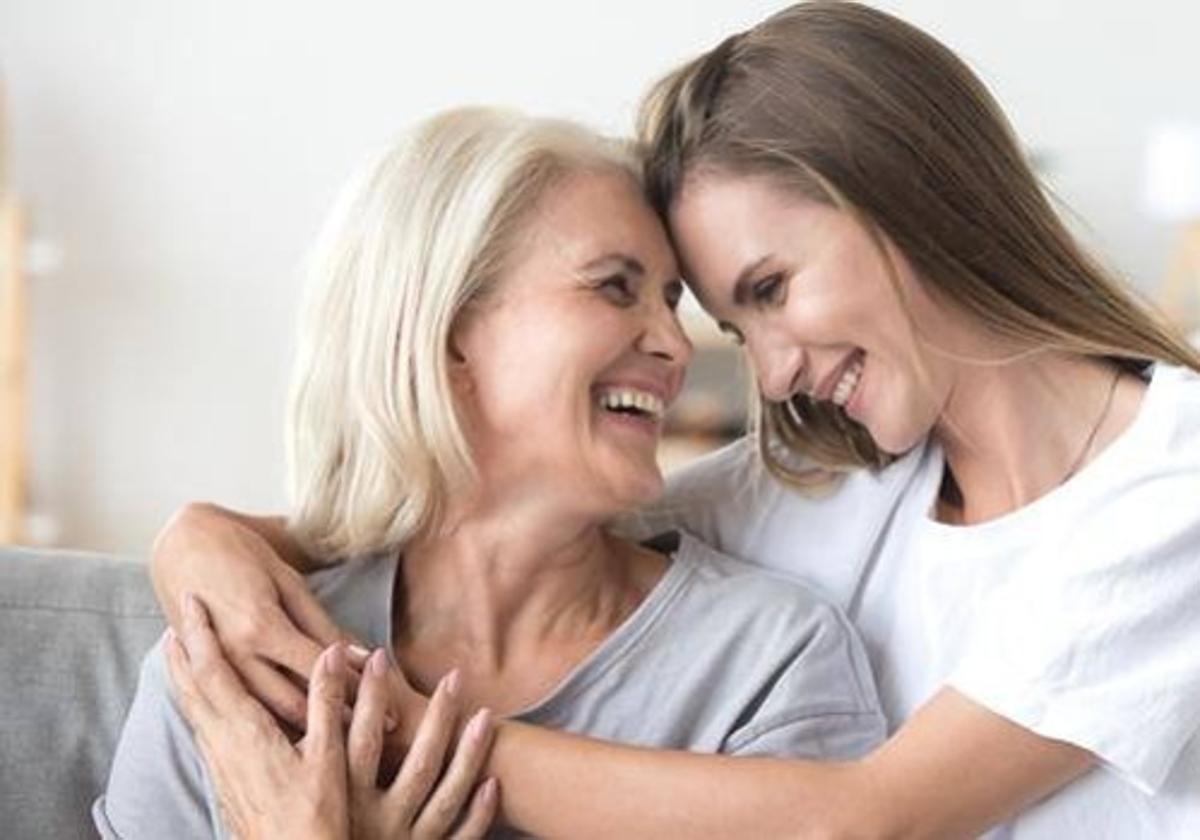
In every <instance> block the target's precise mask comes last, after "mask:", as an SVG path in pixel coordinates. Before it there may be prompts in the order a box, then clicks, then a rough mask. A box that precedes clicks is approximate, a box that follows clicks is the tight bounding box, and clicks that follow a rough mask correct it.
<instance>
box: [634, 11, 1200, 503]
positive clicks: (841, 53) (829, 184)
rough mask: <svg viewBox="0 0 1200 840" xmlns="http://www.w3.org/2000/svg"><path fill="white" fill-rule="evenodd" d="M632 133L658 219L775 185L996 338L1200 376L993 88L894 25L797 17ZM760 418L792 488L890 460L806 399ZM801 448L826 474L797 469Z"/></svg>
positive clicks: (666, 90)
mask: <svg viewBox="0 0 1200 840" xmlns="http://www.w3.org/2000/svg"><path fill="white" fill-rule="evenodd" d="M639 135H640V141H641V144H642V147H643V153H644V155H645V158H644V165H645V169H646V184H647V189H648V192H649V195H650V199H651V201H652V202H653V203H654V205H655V206H656V208H657V209H658V210H659V212H660V213H662V214H663V215H664V216H665V215H666V214H667V213H668V211H669V209H670V207H671V205H672V203H673V202H674V201H675V199H676V198H677V197H678V196H679V193H680V190H681V189H682V187H683V184H684V181H685V179H686V178H687V177H689V175H690V174H692V173H694V172H696V171H698V170H704V169H708V170H710V171H718V172H722V173H726V174H731V175H749V176H766V177H768V178H770V179H771V181H772V183H775V184H777V185H781V186H783V187H785V188H787V189H790V190H793V191H795V192H796V193H797V194H799V195H802V196H805V197H807V198H809V199H812V200H816V201H821V202H825V203H828V204H831V205H834V206H836V207H839V208H840V209H842V210H845V211H846V212H849V213H852V214H853V215H855V216H856V217H857V218H858V220H859V221H860V222H861V223H862V224H863V225H864V226H865V228H866V229H867V231H868V232H869V233H870V234H871V235H872V236H873V238H874V239H875V240H876V243H877V244H878V245H879V246H880V248H881V250H882V249H883V244H884V241H885V238H886V240H890V242H891V243H893V244H894V245H895V246H896V248H897V249H898V250H899V252H900V253H902V254H903V255H904V258H905V259H907V260H908V262H909V264H910V265H911V266H912V268H913V270H914V271H915V273H916V275H917V277H919V278H920V280H921V282H922V283H923V284H924V286H925V287H926V288H927V289H928V290H929V291H930V292H931V293H932V294H934V295H935V296H937V297H939V299H941V300H944V301H946V302H948V303H949V304H951V305H954V306H958V307H959V308H961V309H962V310H964V311H965V312H967V313H969V314H970V315H972V316H974V317H975V318H977V319H978V320H979V321H980V322H981V323H982V324H984V325H986V326H987V327H988V328H990V329H991V330H993V331H994V332H995V333H996V334H997V335H999V336H1003V337H1007V338H1010V339H1016V340H1017V341H1020V342H1022V343H1024V344H1026V345H1028V346H1029V347H1033V348H1045V349H1047V350H1056V351H1065V352H1070V353H1077V354H1082V355H1087V356H1093V357H1101V358H1105V359H1107V360H1108V361H1109V362H1110V363H1112V364H1114V365H1118V366H1120V367H1122V368H1124V369H1127V370H1129V371H1131V372H1137V373H1143V372H1144V371H1145V370H1146V368H1147V367H1148V365H1150V364H1151V363H1153V362H1155V361H1165V362H1169V363H1172V364H1178V365H1184V366H1187V367H1190V368H1193V369H1196V370H1200V354H1197V352H1196V351H1195V350H1194V349H1193V348H1192V347H1191V346H1190V345H1189V344H1188V343H1187V342H1186V341H1184V340H1183V338H1182V337H1180V336H1179V335H1177V334H1176V333H1175V332H1174V331H1173V330H1172V329H1171V328H1170V327H1169V326H1168V325H1167V324H1166V322H1165V321H1164V320H1163V319H1162V318H1161V317H1160V316H1158V315H1156V314H1155V313H1153V312H1152V311H1151V310H1150V309H1149V308H1148V307H1146V306H1144V305H1142V304H1140V303H1138V302H1136V301H1135V300H1134V298H1133V297H1132V296H1131V294H1130V293H1129V292H1127V291H1126V290H1125V289H1124V288H1123V287H1122V285H1121V284H1120V283H1118V282H1117V281H1115V280H1114V279H1113V278H1112V277H1111V276H1110V275H1109V274H1108V272H1107V271H1106V270H1105V269H1104V268H1102V267H1101V266H1100V265H1099V264H1098V263H1097V262H1096V261H1095V260H1093V259H1092V258H1091V257H1090V256H1089V255H1088V254H1086V253H1085V252H1084V251H1083V250H1082V249H1081V248H1080V246H1079V245H1078V244H1077V243H1076V242H1075V241H1074V239H1073V238H1072V236H1071V235H1070V233H1069V232H1068V231H1067V229H1066V227H1065V226H1064V225H1063V223H1062V221H1061V220H1060V219H1059V218H1058V216H1057V214H1056V213H1055V212H1054V210H1053V208H1052V207H1051V205H1050V202H1049V201H1048V200H1047V198H1046V196H1045V194H1044V193H1043V191H1042V189H1041V187H1040V185H1039V184H1038V181H1037V179H1036V177H1035V176H1034V174H1033V172H1032V171H1031V169H1030V166H1029V163H1028V161H1027V160H1026V159H1025V156H1024V154H1023V153H1022V151H1021V147H1020V145H1019V143H1018V142H1017V139H1016V137H1015V135H1014V134H1013V131H1012V128H1011V127H1010V126H1009V124H1008V121H1007V119H1006V118H1005V116H1004V114H1003V113H1002V112H1001V110H1000V108H999V106H998V105H997V104H996V102H995V100H994V99H993V98H992V96H991V95H990V94H989V93H988V91H987V89H986V88H985V87H984V85H983V83H982V82H980V80H979V79H978V78H977V77H976V76H975V75H974V74H973V73H972V72H971V70H970V69H969V68H968V67H967V66H966V64H964V63H963V62H962V61H961V60H960V59H959V58H958V57H957V56H955V55H954V53H952V52H951V51H950V50H949V49H947V48H946V47H945V46H943V45H942V44H941V43H939V42H938V41H937V40H935V39H934V38H932V37H931V36H929V35H927V34H925V33H924V32H922V31H921V30H919V29H917V28H916V27H914V26H911V25H909V24H907V23H905V22H904V21H902V20H899V19H898V18H895V17H893V16H891V15H889V14H886V13H884V12H881V11H878V10H876V9H872V8H870V7H867V6H863V5H860V4H858V3H852V2H808V3H800V4H797V5H795V6H792V7H790V8H788V9H786V10H784V11H782V12H780V13H778V14H776V15H774V16H773V17H770V18H768V19H767V20H765V21H763V22H762V23H760V24H759V25H758V26H755V27H754V28H752V29H750V30H748V31H746V32H744V33H740V34H737V35H734V36H731V37H730V38H727V39H726V40H725V41H723V42H722V43H721V44H720V45H718V46H717V47H716V48H714V49H712V50H710V51H709V52H707V53H705V54H704V55H701V56H700V57H698V58H696V59H694V60H693V61H691V62H689V63H687V64H685V65H684V66H682V67H680V68H679V69H677V70H675V71H674V72H672V73H671V74H670V75H668V76H667V77H666V78H664V79H662V80H661V81H660V82H659V83H658V84H657V85H656V86H655V87H654V88H653V89H652V90H651V92H650V94H649V95H648V96H647V98H646V100H645V101H644V103H643V105H642V109H641V114H640V117H639ZM884 255H885V257H886V252H884ZM889 264H890V263H889ZM893 276H894V272H893ZM756 415H757V420H756V423H757V427H758V436H759V446H760V448H761V450H762V454H763V457H764V460H765V462H766V464H767V465H768V467H769V468H771V469H772V471H773V472H775V473H776V474H778V475H780V476H781V477H783V478H785V479H788V480H790V481H792V482H798V483H801V484H809V485H812V484H815V483H823V482H824V481H826V480H827V479H828V477H829V473H830V471H831V470H832V471H840V470H845V469H847V468H851V467H854V466H864V465H865V466H869V467H881V466H883V465H885V464H887V463H888V462H889V461H890V460H891V458H890V456H889V455H887V454H886V453H884V452H882V451H881V450H880V449H878V448H877V447H876V445H875V443H874V441H873V440H872V439H871V437H870V435H869V433H868V432H867V430H866V429H865V428H864V427H862V426H861V425H859V424H858V423H856V422H854V421H853V420H851V419H849V418H848V417H847V416H846V415H845V414H844V413H843V412H842V410H841V409H838V408H835V407H834V406H832V405H829V404H822V403H818V402H815V401H813V400H810V399H809V398H807V397H805V396H803V395H797V396H794V397H792V398H791V399H790V400H788V401H787V402H785V403H769V402H767V401H765V400H763V399H762V398H761V397H759V401H758V407H757V412H756ZM796 454H799V455H801V456H805V457H806V458H807V459H810V461H811V462H815V463H816V464H818V465H819V467H820V469H816V470H814V469H811V463H810V464H809V467H810V468H808V469H800V468H797V467H796V466H795V458H794V457H791V456H794V455H796Z"/></svg>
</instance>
